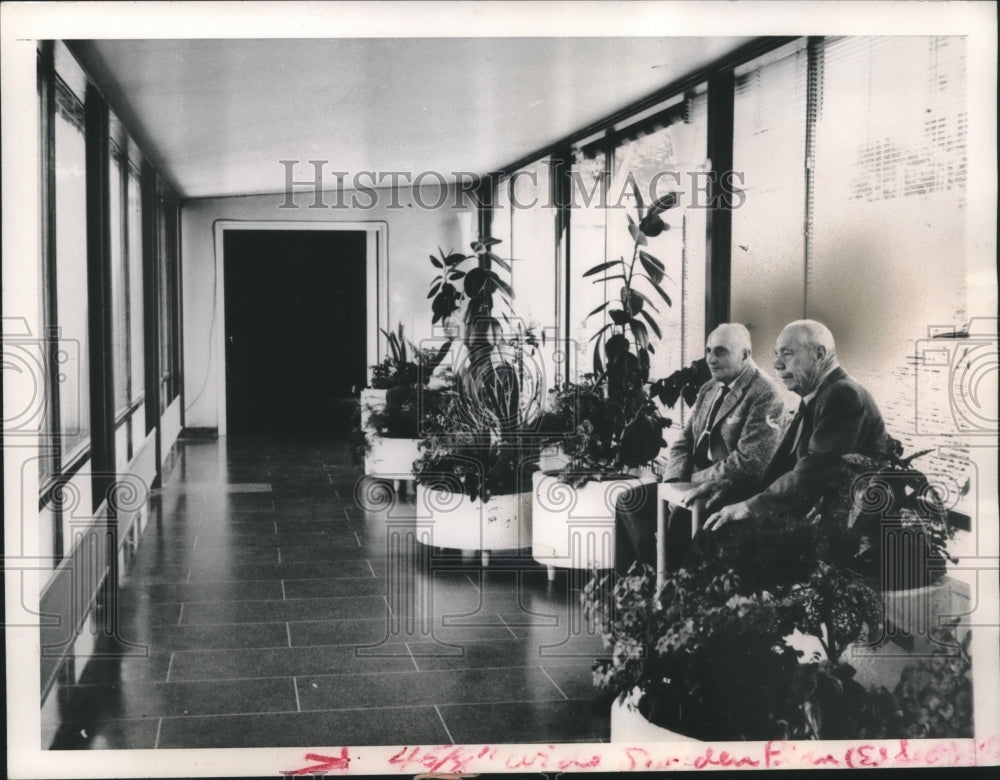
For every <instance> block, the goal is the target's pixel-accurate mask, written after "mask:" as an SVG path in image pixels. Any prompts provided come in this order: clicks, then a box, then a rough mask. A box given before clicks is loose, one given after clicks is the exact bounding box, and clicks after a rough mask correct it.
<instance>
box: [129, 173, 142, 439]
mask: <svg viewBox="0 0 1000 780" xmlns="http://www.w3.org/2000/svg"><path fill="white" fill-rule="evenodd" d="M140 181H141V179H140V177H139V169H138V168H136V167H135V166H133V165H132V164H131V163H130V164H128V165H127V175H126V198H127V199H126V212H125V215H126V222H125V225H126V231H125V235H126V252H127V255H128V281H129V365H130V368H131V383H132V396H131V401H132V402H133V403H134V404H137V407H136V409H135V411H134V412H133V413H132V447H133V449H135V448H136V447H137V446H138V444H139V443H140V442H141V441H142V440H143V438H145V436H146V408H145V405H144V404H139V403H138V402H139V401H140V400H141V399H142V398H143V397H144V396H145V393H146V373H145V365H146V364H145V360H146V348H145V339H144V338H143V334H144V333H145V323H144V320H143V312H144V305H143V264H142V190H141V187H140Z"/></svg>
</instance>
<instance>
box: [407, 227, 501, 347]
mask: <svg viewBox="0 0 1000 780" xmlns="http://www.w3.org/2000/svg"><path fill="white" fill-rule="evenodd" d="M499 243H501V241H500V239H497V238H483V239H481V240H478V241H473V242H472V244H471V249H472V254H471V255H464V254H461V253H460V252H451V253H449V254H445V253H444V251H443V250H441V248H440V247H439V248H438V256H437V257H435V256H434V255H431V256H430V259H431V264H432V265H433V266H434V267H435V268H437V269H438V271H439V273H438V275H437V276H435V277H434V278H433V279H432V280H431V285H430V292H428V294H427V297H428V299H430V300H431V311H432V314H433V319H432V320H431V322H432V324H437V323H438V322H444V323H447V322H449V321H450V319H451V316H452V315H453V314H455V313H456V312H458V311H459V310H460V309H461V308H462V305H463V303H464V305H465V311H464V314H463V315H462V320H463V322H464V324H465V327H466V331H465V342H466V345H467V346H470V347H471V346H474V345H477V344H490V345H492V344H495V343H497V342H499V341H500V340H501V336H502V333H503V329H502V326H501V324H500V320H498V319H497V318H496V317H495V316H494V311H493V310H494V307H495V300H494V296H496V295H498V294H499V296H500V298H501V300H502V302H503V303H504V304H505V306H506V308H507V309H510V301H511V299H513V297H514V290H513V288H511V286H510V284H509V283H508V282H507V281H505V280H504V279H503V278H501V277H500V275H499V274H498V273H497V272H496V271H494V270H493V267H492V266H498V267H499V268H502V269H503V270H505V271H506V272H507V273H508V274H509V273H510V270H511V268H510V263H509V262H508V261H507V260H505V259H503V258H502V257H500V256H499V255H497V254H496V253H495V252H493V250H492V248H493V247H494V246H496V245H497V244H499ZM469 260H475V261H476V264H475V265H474V266H473V267H471V268H467V269H463V268H462V266H463V265H464V264H465V263H466V262H467V261H469ZM459 285H461V289H459Z"/></svg>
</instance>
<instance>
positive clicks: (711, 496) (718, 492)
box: [681, 480, 729, 509]
mask: <svg viewBox="0 0 1000 780" xmlns="http://www.w3.org/2000/svg"><path fill="white" fill-rule="evenodd" d="M728 489H729V483H728V482H724V481H721V480H720V481H716V482H702V483H701V484H700V485H698V487H696V488H693V489H691V490H689V491H688V492H687V493H686V494H685V495H684V498H683V499H682V500H681V503H682V504H683V505H684V506H686V507H688V508H690V507H691V506H692V505H693V504H694V502H695V501H697V500H698V499H704V501H705V509H715V508H716V507H718V506H722V503H723V499H724V498H725V494H726V492H727V491H728Z"/></svg>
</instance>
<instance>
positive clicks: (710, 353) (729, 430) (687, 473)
mask: <svg viewBox="0 0 1000 780" xmlns="http://www.w3.org/2000/svg"><path fill="white" fill-rule="evenodd" d="M750 350H751V345H750V333H749V331H748V330H747V329H746V328H745V327H744V326H743V325H740V324H736V323H726V324H723V325H720V326H719V327H718V328H716V329H715V330H713V331H712V332H711V333H710V334H709V336H708V341H707V344H706V347H705V359H706V362H707V363H708V369H709V371H710V372H711V374H712V379H711V380H710V381H708V382H706V383H705V384H704V385H703V386H702V387H701V389H700V390H699V391H698V396H697V398H696V399H695V403H694V408H693V409H692V412H691V414H690V415H689V417H688V419H687V422H686V424H685V425H684V429H683V431H682V432H681V435H680V437H679V438H678V439H677V441H676V442H675V443H674V444H673V445H672V446H671V447H670V451H669V459H668V462H667V467H666V470H665V472H664V476H663V481H664V482H696V483H704V482H713V481H717V480H723V481H726V482H733V483H736V482H740V483H746V482H750V481H755V480H758V479H760V478H761V476H762V475H763V473H764V467H765V465H766V464H767V462H768V459H769V458H770V457H771V454H772V452H773V451H774V448H775V446H776V445H777V443H778V439H779V437H780V435H781V432H782V429H783V424H784V423H786V422H787V415H786V413H785V401H784V398H783V396H782V392H781V390H780V389H779V388H778V386H777V385H776V384H775V382H774V380H772V379H771V378H770V377H768V376H766V375H765V374H764V373H763V372H761V371H760V369H759V368H757V365H756V364H755V363H754V362H753V359H752V358H751V357H750ZM656 493H657V490H656V485H643V486H641V487H638V488H635V489H634V490H633V491H630V493H629V494H628V495H626V496H624V497H623V498H622V500H621V501H620V502H619V505H618V509H617V512H616V529H615V568H616V569H617V570H618V571H619V572H621V573H624V572H627V571H628V569H629V567H630V566H631V565H632V562H633V561H636V560H639V561H642V562H644V563H648V564H650V565H655V563H656V540H655V531H656V528H655V525H656V500H657V497H656ZM666 533H667V539H666V551H667V565H668V567H669V568H677V567H678V566H679V565H680V564H681V562H682V560H683V557H684V554H685V553H686V552H687V549H688V547H689V546H690V541H691V514H690V512H689V511H688V510H687V509H685V508H683V507H673V508H672V509H671V512H670V515H669V516H668V520H667V532H666Z"/></svg>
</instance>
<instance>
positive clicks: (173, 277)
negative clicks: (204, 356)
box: [156, 192, 180, 414]
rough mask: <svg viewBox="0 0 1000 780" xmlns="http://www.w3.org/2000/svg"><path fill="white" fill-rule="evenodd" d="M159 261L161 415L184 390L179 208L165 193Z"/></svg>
mask: <svg viewBox="0 0 1000 780" xmlns="http://www.w3.org/2000/svg"><path fill="white" fill-rule="evenodd" d="M156 216H157V231H156V232H157V245H158V251H157V260H158V268H157V271H158V274H157V275H158V279H157V281H158V289H157V294H158V303H159V307H158V308H159V328H158V330H159V333H158V336H159V345H160V413H161V414H163V413H164V412H165V411H166V410H167V407H168V406H170V404H171V403H172V402H173V400H174V399H175V398H176V397H177V394H178V392H179V391H180V349H179V339H178V333H179V330H178V329H179V327H180V316H179V296H178V284H179V279H178V264H177V233H176V225H177V206H176V204H175V202H174V200H173V198H171V197H170V196H169V195H167V194H165V193H163V192H161V193H160V194H159V197H158V199H157V215H156Z"/></svg>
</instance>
